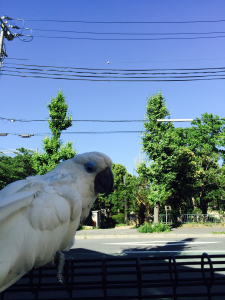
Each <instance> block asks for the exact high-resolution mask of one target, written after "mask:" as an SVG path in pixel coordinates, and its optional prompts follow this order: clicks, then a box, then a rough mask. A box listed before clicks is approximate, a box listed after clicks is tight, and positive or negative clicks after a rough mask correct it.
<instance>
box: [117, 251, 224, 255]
mask: <svg viewBox="0 0 225 300" xmlns="http://www.w3.org/2000/svg"><path fill="white" fill-rule="evenodd" d="M170 252H173V253H183V252H185V253H186V252H187V253H192V252H200V253H204V252H205V253H208V254H209V253H211V252H213V253H225V251H217V250H204V251H203V250H190V251H185V250H184V251H183V250H182V251H179V250H177V251H150V250H146V251H144V250H143V251H142V250H139V251H132V250H130V251H119V252H117V253H120V254H123V253H125V254H126V253H127V254H130V253H170Z"/></svg>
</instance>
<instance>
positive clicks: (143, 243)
mask: <svg viewBox="0 0 225 300" xmlns="http://www.w3.org/2000/svg"><path fill="white" fill-rule="evenodd" d="M72 249H73V250H72V252H73V253H79V254H82V253H86V254H88V253H89V254H90V255H91V254H97V253H99V254H101V255H103V254H108V255H117V254H118V255H121V254H123V253H124V254H129V253H137V254H138V253H140V254H141V253H145V254H154V253H170V252H172V253H175V254H176V255H177V254H202V253H203V252H206V253H208V254H219V253H221V254H222V253H225V238H217V237H215V238H211V237H210V238H207V237H204V238H180V239H179V238H176V239H174V238H160V239H152V238H151V239H146V238H145V239H141V238H140V239H136V238H130V239H122V238H120V239H118V238H116V239H112V238H110V239H107V238H105V239H85V238H84V239H77V240H76V242H75V244H74V246H73V248H72Z"/></svg>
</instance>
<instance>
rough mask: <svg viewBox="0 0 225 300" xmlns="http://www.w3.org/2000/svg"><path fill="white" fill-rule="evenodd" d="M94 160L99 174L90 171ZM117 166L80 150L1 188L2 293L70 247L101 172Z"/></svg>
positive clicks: (0, 246) (97, 154)
mask: <svg viewBox="0 0 225 300" xmlns="http://www.w3.org/2000/svg"><path fill="white" fill-rule="evenodd" d="M88 161H92V162H95V163H96V165H97V170H96V173H95V174H89V173H87V172H86V171H85V168H84V164H85V163H86V162H88ZM111 165H112V162H111V160H110V158H108V157H107V156H106V155H104V154H101V153H98V152H90V153H84V154H79V155H77V156H75V157H74V158H72V159H70V160H67V161H64V162H62V163H60V164H59V165H58V166H57V167H56V168H55V169H54V170H52V171H51V172H49V173H47V174H45V175H43V176H40V175H37V176H33V177H27V178H26V179H25V180H20V181H17V182H14V183H11V184H9V185H8V186H7V187H5V188H4V189H2V190H1V191H0V292H1V291H3V290H5V289H6V288H7V287H9V286H10V285H11V284H13V283H14V282H15V281H17V280H18V279H19V278H20V277H22V276H23V275H24V274H25V273H26V272H28V271H29V270H31V269H32V268H33V267H35V268H37V267H40V266H44V265H45V264H47V263H49V262H51V261H52V260H53V258H54V256H55V254H56V252H57V251H58V250H62V251H63V250H69V249H70V247H71V246H72V245H73V241H74V236H75V233H76V230H77V228H78V226H79V224H80V220H81V218H84V217H86V216H87V215H88V213H89V211H90V208H91V206H92V204H93V203H94V201H95V199H96V198H97V196H98V194H97V193H96V192H95V190H94V179H95V176H96V174H97V173H99V172H101V171H103V170H104V169H105V168H106V167H110V168H111Z"/></svg>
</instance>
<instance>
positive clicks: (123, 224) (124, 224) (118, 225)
mask: <svg viewBox="0 0 225 300" xmlns="http://www.w3.org/2000/svg"><path fill="white" fill-rule="evenodd" d="M120 226H130V225H127V224H126V223H121V224H116V227H120Z"/></svg>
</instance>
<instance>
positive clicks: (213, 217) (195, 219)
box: [159, 214, 225, 223]
mask: <svg viewBox="0 0 225 300" xmlns="http://www.w3.org/2000/svg"><path fill="white" fill-rule="evenodd" d="M177 221H178V222H181V223H224V222H225V215H224V214H223V215H218V214H181V215H180V216H179V217H177ZM159 222H162V223H172V217H171V215H170V214H168V215H167V219H166V214H160V215H159Z"/></svg>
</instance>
